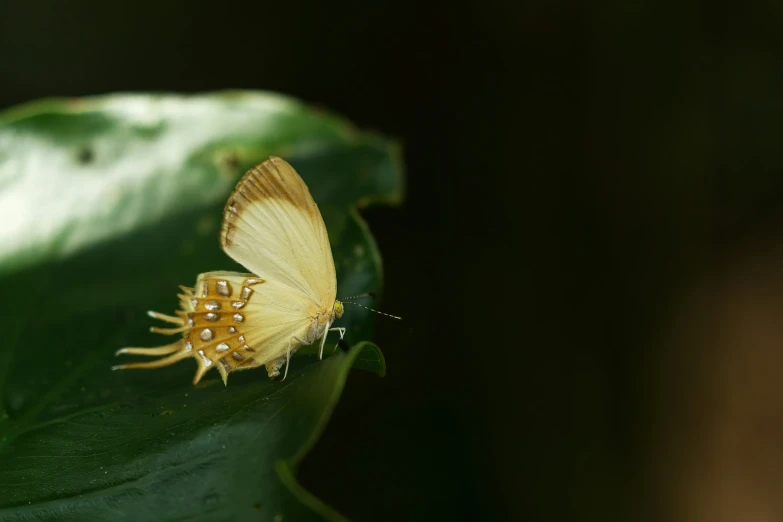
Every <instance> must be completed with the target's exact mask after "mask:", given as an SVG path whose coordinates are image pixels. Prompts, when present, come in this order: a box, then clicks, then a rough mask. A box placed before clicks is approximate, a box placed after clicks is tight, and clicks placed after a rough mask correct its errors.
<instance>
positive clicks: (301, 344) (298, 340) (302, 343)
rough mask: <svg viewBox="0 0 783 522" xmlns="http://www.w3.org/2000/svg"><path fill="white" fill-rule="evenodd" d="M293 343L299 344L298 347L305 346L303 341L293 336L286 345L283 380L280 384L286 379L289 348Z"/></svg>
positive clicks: (289, 361)
mask: <svg viewBox="0 0 783 522" xmlns="http://www.w3.org/2000/svg"><path fill="white" fill-rule="evenodd" d="M294 342H297V343H299V345H300V346H303V345H305V344H307V343H305V342H304V340H302V339H300V338H299V337H297V336H295V335H294V336H292V337H291V342H289V343H288V351H287V352H286V353H285V373H284V374H283V378H282V379H280V382H283V381H284V380H285V378H286V377H288V367H289V366H290V365H291V347H292V346H293V345H294ZM294 351H296V350H294Z"/></svg>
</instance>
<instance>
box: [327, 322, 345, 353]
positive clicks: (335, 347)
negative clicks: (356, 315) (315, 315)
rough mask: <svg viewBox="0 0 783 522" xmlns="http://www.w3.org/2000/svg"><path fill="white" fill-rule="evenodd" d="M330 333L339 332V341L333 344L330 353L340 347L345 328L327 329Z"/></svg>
mask: <svg viewBox="0 0 783 522" xmlns="http://www.w3.org/2000/svg"><path fill="white" fill-rule="evenodd" d="M329 331H330V332H340V339H339V340H338V341H337V342H336V343H334V348H332V353H334V351H335V350H336V349H337V347H338V346H340V341H342V340H343V337H345V328H329Z"/></svg>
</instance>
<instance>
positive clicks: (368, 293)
mask: <svg viewBox="0 0 783 522" xmlns="http://www.w3.org/2000/svg"><path fill="white" fill-rule="evenodd" d="M360 297H372V298H373V299H375V298H376V297H378V296H377V295H376V294H375V292H365V293H363V294H359V295H352V296H351V297H344V298H343V299H340V301H347V300H351V299H359V298H360Z"/></svg>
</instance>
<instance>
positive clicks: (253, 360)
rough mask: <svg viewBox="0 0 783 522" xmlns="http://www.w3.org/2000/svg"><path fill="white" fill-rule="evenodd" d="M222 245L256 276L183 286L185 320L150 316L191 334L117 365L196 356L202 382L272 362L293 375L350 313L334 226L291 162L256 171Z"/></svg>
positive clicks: (238, 191) (213, 277) (215, 275)
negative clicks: (303, 352) (297, 361)
mask: <svg viewBox="0 0 783 522" xmlns="http://www.w3.org/2000/svg"><path fill="white" fill-rule="evenodd" d="M220 246H221V247H222V248H223V250H224V251H225V252H226V254H228V255H229V256H231V257H232V258H233V259H234V260H235V261H237V262H238V263H240V264H241V265H242V266H244V267H245V268H247V269H248V270H250V271H251V272H252V273H238V272H207V273H204V274H201V275H199V276H198V278H197V279H196V285H195V286H194V287H193V288H186V287H184V286H181V287H180V288H181V289H182V293H181V294H179V299H180V307H181V310H177V312H176V316H170V315H164V314H161V313H158V312H148V314H149V315H150V316H151V317H153V318H155V319H160V320H162V321H166V322H168V323H172V324H174V325H176V327H175V328H157V327H153V328H152V329H151V330H152V331H153V332H156V333H161V334H167V335H172V334H180V333H181V334H182V338H181V339H179V340H177V341H176V342H174V343H171V344H168V345H166V346H160V347H157V348H122V349H120V350H118V351H117V355H120V354H138V355H153V356H164V357H162V358H160V359H157V360H154V361H151V362H135V363H127V364H121V365H118V366H115V367H114V368H113V369H116V370H121V369H131V368H160V367H162V366H167V365H169V364H173V363H175V362H177V361H180V360H182V359H185V358H188V357H193V358H194V359H196V362H197V363H198V370H197V371H196V376H195V378H194V379H193V384H197V383H198V382H199V381H200V380H201V378H202V377H203V376H204V374H205V373H206V372H207V371H208V370H210V369H211V368H213V367H215V368H217V369H218V371H219V372H220V375H221V377H223V383H224V384H228V374H229V373H231V372H233V371H237V370H247V369H250V368H256V367H258V366H266V371H267V373H268V374H269V377H272V378H273V377H276V376H278V375H280V369H281V368H282V366H283V364H285V365H286V368H285V374H284V375H283V379H285V377H286V376H287V375H288V363H289V362H290V358H291V354H293V353H294V352H295V351H296V350H297V349H299V348H300V347H301V346H306V345H310V344H313V343H314V342H315V341H317V340H319V339H320V341H321V344H320V348H319V351H318V356H319V358H321V357H322V356H323V349H324V343H325V342H326V336H327V334H328V332H330V331H337V332H339V334H340V339H342V337H343V335H344V334H345V329H344V328H332V323H333V322H334V320H335V319H337V318H339V317H341V316H342V315H343V304H342V303H341V302H340V301H338V300H337V299H336V296H337V277H336V275H335V271H334V260H333V259H332V250H331V246H330V244H329V236H328V235H327V233H326V226H325V225H324V220H323V218H322V217H321V213H320V212H319V210H318V206H317V205H316V204H315V201H313V198H312V196H311V195H310V191H309V190H308V189H307V185H305V183H304V181H302V178H301V177H299V174H297V173H296V171H295V170H294V169H293V167H291V165H289V164H288V163H287V162H285V161H284V160H282V159H281V158H277V157H274V156H272V157H271V158H270V159H269V160H267V161H265V162H263V163H262V164H260V165H258V166H256V167H254V168H253V169H251V170H250V171H248V172H247V173H246V174H245V175H244V177H243V178H242V179H241V180H240V181H239V183H238V184H237V186H236V188H235V189H234V192H233V193H232V194H231V196H230V197H229V199H228V203H226V207H225V210H224V211H223V224H222V227H221V231H220Z"/></svg>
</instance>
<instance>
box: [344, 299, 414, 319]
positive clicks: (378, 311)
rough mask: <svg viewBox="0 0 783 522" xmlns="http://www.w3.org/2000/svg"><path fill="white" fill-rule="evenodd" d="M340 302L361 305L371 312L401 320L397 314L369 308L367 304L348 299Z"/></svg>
mask: <svg viewBox="0 0 783 522" xmlns="http://www.w3.org/2000/svg"><path fill="white" fill-rule="evenodd" d="M342 303H343V304H349V305H354V306H361V307H362V308H364V309H365V310H369V311H371V312H375V313H376V314H381V315H385V316H386V317H391V318H392V319H399V320H400V321H402V317H398V316H396V315H392V314H387V313H386V312H381V311H380V310H376V309H375V308H370V307H369V306H364V305H361V304H359V303H352V302H350V301H348V302H345V301H342Z"/></svg>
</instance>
